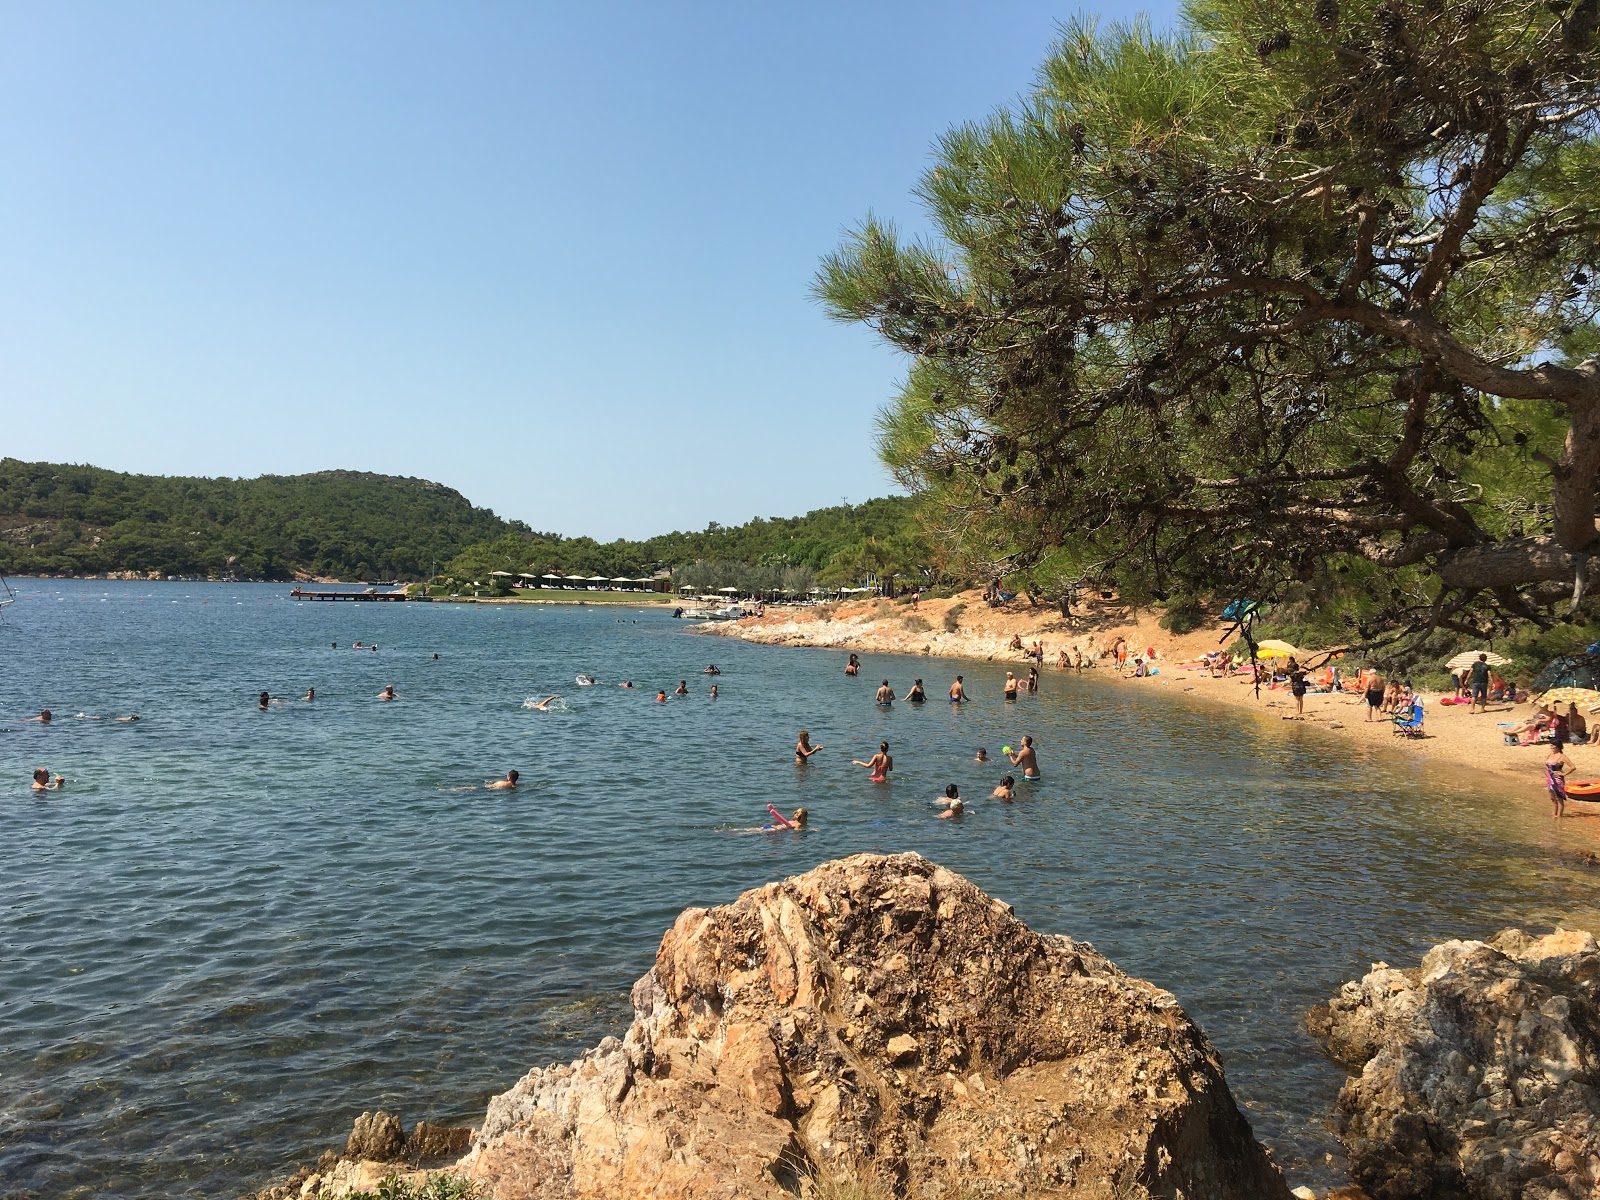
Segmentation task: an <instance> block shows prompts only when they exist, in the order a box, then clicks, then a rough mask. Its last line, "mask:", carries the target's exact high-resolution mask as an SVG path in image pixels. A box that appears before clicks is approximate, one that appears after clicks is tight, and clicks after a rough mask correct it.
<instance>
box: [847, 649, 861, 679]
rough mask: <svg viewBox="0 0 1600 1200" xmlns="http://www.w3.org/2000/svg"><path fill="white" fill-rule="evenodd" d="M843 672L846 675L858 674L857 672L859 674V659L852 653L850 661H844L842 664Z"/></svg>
mask: <svg viewBox="0 0 1600 1200" xmlns="http://www.w3.org/2000/svg"><path fill="white" fill-rule="evenodd" d="M844 673H845V674H846V675H859V674H861V660H860V659H859V658H857V657H856V656H855V655H854V654H852V655H851V656H850V661H849V662H847V663H845V665H844Z"/></svg>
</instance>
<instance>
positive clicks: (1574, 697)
mask: <svg viewBox="0 0 1600 1200" xmlns="http://www.w3.org/2000/svg"><path fill="white" fill-rule="evenodd" d="M1538 702H1539V703H1540V704H1600V692H1597V691H1595V689H1594V688H1581V687H1558V688H1551V689H1550V690H1549V691H1548V692H1546V693H1544V695H1542V696H1540V697H1538Z"/></svg>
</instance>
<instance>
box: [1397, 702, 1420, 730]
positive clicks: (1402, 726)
mask: <svg viewBox="0 0 1600 1200" xmlns="http://www.w3.org/2000/svg"><path fill="white" fill-rule="evenodd" d="M1422 716H1423V710H1422V701H1421V700H1413V701H1412V702H1411V711H1410V712H1409V713H1408V714H1407V715H1405V716H1403V717H1396V718H1395V719H1394V732H1395V733H1396V734H1397V735H1398V736H1400V737H1414V738H1416V737H1421V736H1422Z"/></svg>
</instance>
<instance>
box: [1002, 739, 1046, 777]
mask: <svg viewBox="0 0 1600 1200" xmlns="http://www.w3.org/2000/svg"><path fill="white" fill-rule="evenodd" d="M1006 757H1007V758H1008V759H1010V760H1011V765H1012V766H1013V767H1021V768H1022V777H1023V778H1024V779H1026V780H1028V781H1029V782H1030V783H1038V782H1039V755H1038V752H1037V751H1035V750H1034V748H1033V739H1032V738H1031V737H1028V736H1026V735H1024V736H1023V739H1022V745H1020V746H1018V747H1017V752H1016V753H1015V754H1008V755H1006Z"/></svg>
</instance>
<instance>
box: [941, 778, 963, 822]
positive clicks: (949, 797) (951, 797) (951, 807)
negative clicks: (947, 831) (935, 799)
mask: <svg viewBox="0 0 1600 1200" xmlns="http://www.w3.org/2000/svg"><path fill="white" fill-rule="evenodd" d="M939 805H940V807H942V808H943V809H944V811H943V812H942V813H940V814H939V819H940V820H941V821H947V820H949V819H950V818H951V817H959V816H961V815H962V814H963V813H965V812H966V811H967V806H966V805H965V804H963V803H962V802H961V793H960V792H958V791H957V790H956V785H955V784H953V783H950V784H946V785H945V789H944V797H943V798H942V799H941V800H940V801H939Z"/></svg>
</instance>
